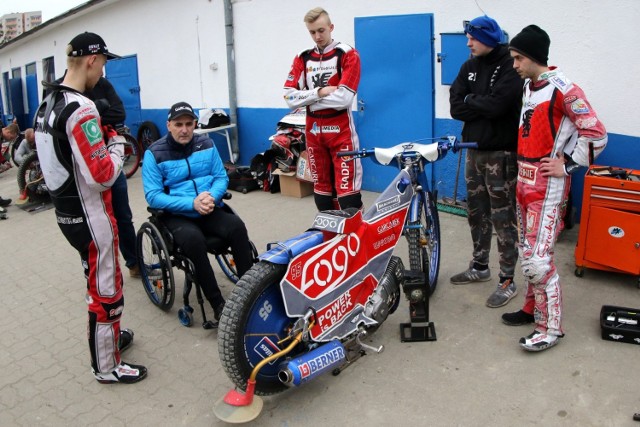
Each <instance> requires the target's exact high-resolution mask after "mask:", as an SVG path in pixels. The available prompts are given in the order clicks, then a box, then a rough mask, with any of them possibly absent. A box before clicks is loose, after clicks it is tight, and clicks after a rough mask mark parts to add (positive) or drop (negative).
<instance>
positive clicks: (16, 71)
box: [11, 68, 22, 79]
mask: <svg viewBox="0 0 640 427" xmlns="http://www.w3.org/2000/svg"><path fill="white" fill-rule="evenodd" d="M11 78H12V79H20V78H22V70H21V69H20V68H13V69H12V70H11Z"/></svg>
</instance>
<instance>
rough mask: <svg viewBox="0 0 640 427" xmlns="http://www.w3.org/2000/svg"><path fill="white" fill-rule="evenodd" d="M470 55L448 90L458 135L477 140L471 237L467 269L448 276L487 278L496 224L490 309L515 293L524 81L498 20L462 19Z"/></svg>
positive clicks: (471, 164) (469, 162)
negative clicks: (518, 159)
mask: <svg viewBox="0 0 640 427" xmlns="http://www.w3.org/2000/svg"><path fill="white" fill-rule="evenodd" d="M464 31H465V33H466V35H467V46H468V47H469V50H470V51H471V54H472V55H473V57H472V58H471V59H469V60H468V61H467V62H465V63H464V64H463V65H462V67H460V72H459V73H458V77H457V78H456V80H455V81H454V83H453V85H452V86H451V89H450V91H449V100H450V103H451V116H452V117H453V118H454V119H457V120H461V121H463V122H464V126H463V128H462V139H463V140H464V141H469V142H477V143H478V148H477V149H468V150H467V156H466V161H465V181H466V184H467V205H468V208H469V213H468V220H469V226H470V228H471V237H472V240H473V258H472V260H471V262H470V265H469V268H467V269H466V270H465V271H463V272H461V273H458V274H456V275H454V276H453V277H451V279H450V280H451V283H453V284H454V285H462V284H467V283H473V282H485V281H488V280H491V272H490V270H489V251H490V250H491V239H492V234H493V229H494V228H495V230H496V234H497V242H498V252H499V254H500V258H499V263H500V274H499V280H498V284H497V287H496V288H495V291H494V292H493V293H492V294H491V295H490V296H489V298H488V299H487V302H486V305H487V306H488V307H492V308H495V307H502V306H503V305H505V304H507V303H508V302H509V301H510V300H511V299H512V298H513V297H515V296H516V294H517V289H516V285H515V283H514V280H513V275H514V271H515V268H516V262H517V260H518V250H517V237H518V233H517V228H516V213H515V186H516V173H517V170H518V168H517V164H516V142H517V140H518V135H517V132H518V113H519V111H520V98H521V96H522V81H521V80H520V78H519V77H518V74H517V73H516V72H515V71H514V69H513V60H512V59H511V56H509V50H508V49H507V46H506V45H504V44H503V42H502V39H503V36H504V35H503V32H502V30H501V29H500V26H499V25H498V23H497V22H496V21H495V20H494V19H492V18H490V17H488V16H480V17H478V18H475V19H474V20H472V21H465V23H464Z"/></svg>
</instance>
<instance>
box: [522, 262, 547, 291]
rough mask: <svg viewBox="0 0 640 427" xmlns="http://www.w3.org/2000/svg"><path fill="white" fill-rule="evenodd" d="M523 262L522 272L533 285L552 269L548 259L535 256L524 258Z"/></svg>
mask: <svg viewBox="0 0 640 427" xmlns="http://www.w3.org/2000/svg"><path fill="white" fill-rule="evenodd" d="M521 263H522V274H523V275H524V277H525V279H526V280H527V281H528V282H529V283H531V284H533V285H535V284H538V283H540V282H541V281H542V279H544V278H545V276H546V275H547V274H548V273H549V272H550V271H551V264H550V263H549V262H548V260H543V259H541V258H537V257H534V258H529V259H523V260H522V261H521Z"/></svg>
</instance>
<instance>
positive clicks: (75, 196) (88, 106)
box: [35, 33, 147, 383]
mask: <svg viewBox="0 0 640 427" xmlns="http://www.w3.org/2000/svg"><path fill="white" fill-rule="evenodd" d="M66 53H67V57H68V58H67V68H68V71H67V74H66V75H65V77H64V80H63V81H62V83H60V84H53V85H51V86H50V89H51V92H50V93H49V95H48V96H47V97H46V98H45V100H44V101H43V102H42V104H40V107H39V108H38V111H37V113H36V126H35V133H36V146H37V148H38V159H39V161H40V166H41V168H42V173H43V175H44V179H45V182H46V184H47V188H48V190H49V193H50V194H51V199H52V201H53V204H54V206H55V210H56V220H57V223H58V226H59V227H60V230H61V231H62V234H64V236H65V238H66V239H67V241H68V242H69V243H70V244H71V246H73V248H74V249H76V250H77V251H78V252H79V254H80V258H81V261H82V265H83V268H84V272H85V277H86V279H87V294H86V301H87V306H88V312H89V313H88V327H87V335H88V340H89V349H90V353H91V368H92V371H93V374H94V376H95V378H96V380H98V381H99V382H100V383H116V382H119V383H134V382H137V381H140V380H142V379H143V378H145V377H146V375H147V369H146V368H145V367H144V366H141V365H133V364H130V363H126V362H124V361H122V360H121V359H120V352H121V351H122V350H124V349H125V348H126V347H128V346H129V344H131V342H132V341H133V333H132V332H131V331H130V330H122V331H121V330H120V317H121V316H122V311H123V309H124V297H123V293H122V272H121V271H120V266H119V263H118V227H117V225H116V219H115V217H114V214H113V208H112V203H111V189H110V187H111V186H112V185H113V183H114V182H115V181H116V179H117V178H118V176H119V174H120V171H121V169H122V158H123V156H124V146H123V145H122V142H124V139H123V138H122V137H121V136H119V135H117V133H116V132H115V130H114V129H113V128H112V127H106V126H105V127H103V126H102V123H101V120H100V115H99V113H98V110H97V108H96V106H95V104H94V103H93V101H91V100H90V99H88V98H87V97H85V96H84V95H83V93H84V92H85V91H87V90H89V89H91V88H93V87H94V86H95V85H96V83H97V82H98V80H99V79H100V77H101V76H102V70H103V67H104V65H105V63H106V61H107V58H108V57H109V56H111V54H110V53H109V51H108V49H107V46H106V45H105V42H104V40H103V39H102V37H100V36H99V35H97V34H94V33H82V34H79V35H78V36H76V37H74V38H73V40H71V42H70V43H69V45H67V52H66ZM105 141H108V142H109V144H106V143H105Z"/></svg>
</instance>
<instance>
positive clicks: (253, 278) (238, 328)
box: [218, 261, 303, 395]
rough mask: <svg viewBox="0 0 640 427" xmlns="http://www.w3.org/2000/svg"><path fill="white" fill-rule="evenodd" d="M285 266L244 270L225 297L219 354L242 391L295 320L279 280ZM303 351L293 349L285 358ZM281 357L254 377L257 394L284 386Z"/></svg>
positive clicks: (260, 265)
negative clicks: (280, 377) (281, 291)
mask: <svg viewBox="0 0 640 427" xmlns="http://www.w3.org/2000/svg"><path fill="white" fill-rule="evenodd" d="M286 269H287V266H286V265H280V264H272V263H269V262H265V261H261V262H259V263H257V264H255V265H254V266H253V267H252V268H251V269H250V270H249V271H247V272H246V273H245V274H244V275H243V276H242V278H240V280H239V281H238V283H237V284H236V286H235V287H234V288H233V291H232V293H231V296H230V297H229V298H228V299H227V302H226V305H225V308H224V311H223V313H222V317H221V318H220V325H219V331H218V353H219V355H220V360H221V362H222V367H223V368H224V370H225V372H226V373H227V376H228V377H229V378H230V379H231V381H233V383H234V384H235V385H236V387H238V388H239V389H242V390H245V389H246V387H247V380H248V379H249V377H250V375H251V371H252V370H253V368H254V367H255V366H256V365H257V364H258V363H260V362H261V361H262V360H263V359H265V358H267V357H268V356H271V355H272V354H274V353H277V352H278V351H280V349H281V348H284V347H286V345H288V344H289V341H286V342H285V343H283V344H282V345H281V346H278V342H279V341H281V340H282V339H284V338H286V337H287V336H288V332H289V331H290V330H291V327H292V326H293V323H294V321H295V319H292V318H289V317H287V314H286V311H285V307H284V302H283V300H282V295H281V293H280V281H281V280H282V277H283V276H284V274H285V272H286ZM302 352H303V349H302V348H294V350H293V351H292V352H290V353H289V354H288V355H287V357H295V356H296V355H298V354H300V353H302ZM282 360H283V359H282V358H279V359H276V360H274V361H272V362H271V363H268V364H266V365H265V366H263V367H262V369H260V371H259V372H258V375H257V377H256V388H255V391H256V394H258V395H270V394H275V393H279V392H282V391H284V390H286V389H287V386H285V385H284V384H283V383H282V382H280V380H279V379H278V371H279V365H280V363H281V362H282Z"/></svg>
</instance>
